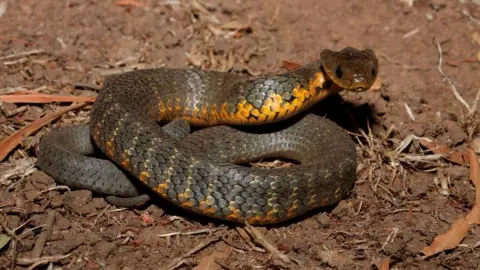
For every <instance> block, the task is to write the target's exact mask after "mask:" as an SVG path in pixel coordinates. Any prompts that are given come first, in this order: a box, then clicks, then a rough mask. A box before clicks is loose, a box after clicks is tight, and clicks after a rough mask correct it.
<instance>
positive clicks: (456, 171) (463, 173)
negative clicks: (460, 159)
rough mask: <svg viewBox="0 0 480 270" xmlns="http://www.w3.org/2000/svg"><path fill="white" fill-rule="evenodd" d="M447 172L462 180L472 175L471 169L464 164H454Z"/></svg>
mask: <svg viewBox="0 0 480 270" xmlns="http://www.w3.org/2000/svg"><path fill="white" fill-rule="evenodd" d="M445 172H446V173H447V174H448V175H450V177H452V179H454V180H462V179H464V178H468V177H469V175H470V170H469V169H468V168H466V167H463V166H452V167H449V168H446V169H445Z"/></svg>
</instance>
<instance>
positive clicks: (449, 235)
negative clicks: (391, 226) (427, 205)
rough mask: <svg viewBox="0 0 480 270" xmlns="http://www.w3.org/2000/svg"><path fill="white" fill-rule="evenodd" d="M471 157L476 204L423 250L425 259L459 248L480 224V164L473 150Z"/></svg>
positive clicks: (471, 172) (470, 153)
mask: <svg viewBox="0 0 480 270" xmlns="http://www.w3.org/2000/svg"><path fill="white" fill-rule="evenodd" d="M469 157H470V178H471V179H472V182H473V183H474V184H475V191H476V195H475V196H476V204H475V206H474V207H473V209H472V210H471V211H470V213H468V215H467V216H466V217H465V218H460V219H457V220H455V222H453V224H452V226H451V227H450V229H448V231H447V232H445V233H444V234H441V235H438V236H436V237H435V239H433V243H432V244H431V245H430V246H426V247H424V248H423V253H424V254H425V256H424V257H428V256H431V255H434V254H437V253H439V252H442V251H444V250H448V249H452V248H455V247H457V246H458V244H460V243H461V242H462V240H463V238H465V236H466V235H467V233H468V229H469V228H470V224H480V204H479V203H478V202H479V200H480V185H478V184H480V164H479V163H478V161H477V156H476V155H475V152H474V151H473V150H472V149H469Z"/></svg>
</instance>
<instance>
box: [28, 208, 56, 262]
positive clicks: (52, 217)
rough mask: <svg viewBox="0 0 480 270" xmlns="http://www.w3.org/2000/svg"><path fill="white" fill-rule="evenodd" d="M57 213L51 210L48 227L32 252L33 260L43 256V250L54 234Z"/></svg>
mask: <svg viewBox="0 0 480 270" xmlns="http://www.w3.org/2000/svg"><path fill="white" fill-rule="evenodd" d="M55 213H56V212H55V211H54V210H50V211H49V212H48V215H47V221H46V222H45V224H46V226H45V228H44V229H43V231H42V232H41V233H40V236H39V237H38V239H37V241H36V242H35V247H34V248H33V250H32V258H40V256H42V253H43V248H44V247H45V243H46V242H47V238H48V237H49V236H50V234H51V233H52V228H53V222H54V221H55Z"/></svg>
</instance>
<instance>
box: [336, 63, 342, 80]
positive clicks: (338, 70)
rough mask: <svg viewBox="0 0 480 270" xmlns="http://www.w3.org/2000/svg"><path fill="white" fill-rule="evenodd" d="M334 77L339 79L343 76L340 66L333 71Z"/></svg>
mask: <svg viewBox="0 0 480 270" xmlns="http://www.w3.org/2000/svg"><path fill="white" fill-rule="evenodd" d="M335 75H336V76H337V78H339V79H341V78H342V76H343V69H342V67H341V66H337V69H336V70H335Z"/></svg>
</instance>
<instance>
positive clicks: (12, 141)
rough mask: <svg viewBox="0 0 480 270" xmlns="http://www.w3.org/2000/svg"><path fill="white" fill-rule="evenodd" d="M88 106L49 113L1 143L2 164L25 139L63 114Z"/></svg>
mask: <svg viewBox="0 0 480 270" xmlns="http://www.w3.org/2000/svg"><path fill="white" fill-rule="evenodd" d="M87 104H88V103H78V104H73V105H71V106H68V107H66V108H63V109H61V110H59V111H57V112H54V113H49V114H47V115H45V116H44V117H42V118H40V119H38V120H37V121H35V122H33V123H31V124H30V125H28V126H26V127H24V128H22V129H20V130H18V131H17V132H15V133H13V134H12V135H10V136H8V137H7V138H6V139H4V140H3V141H2V142H0V162H1V161H3V159H4V158H5V157H6V156H7V155H8V153H10V151H12V150H13V149H14V148H15V147H17V145H19V144H20V143H21V142H22V140H23V139H24V138H25V137H28V136H30V135H31V134H32V133H34V132H35V131H37V130H39V129H40V128H42V127H43V126H45V125H47V124H48V123H50V122H52V121H53V120H55V119H56V118H58V117H60V116H61V115H62V114H64V113H66V112H68V111H71V110H75V109H79V108H82V107H85V106H86V105H87Z"/></svg>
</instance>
